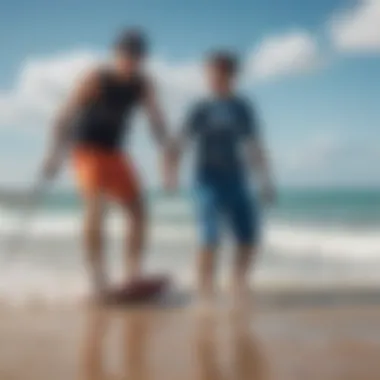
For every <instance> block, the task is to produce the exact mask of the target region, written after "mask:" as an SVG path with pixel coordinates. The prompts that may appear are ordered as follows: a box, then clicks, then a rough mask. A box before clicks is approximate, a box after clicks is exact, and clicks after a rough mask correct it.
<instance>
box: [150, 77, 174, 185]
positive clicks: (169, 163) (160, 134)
mask: <svg viewBox="0 0 380 380" xmlns="http://www.w3.org/2000/svg"><path fill="white" fill-rule="evenodd" d="M143 104H144V107H145V110H146V113H147V116H148V119H149V122H150V127H151V130H152V133H153V136H154V138H155V140H156V142H157V144H158V145H159V146H160V148H161V149H162V153H163V155H162V175H163V182H164V186H165V188H167V189H174V188H175V187H176V184H175V183H174V182H175V181H174V177H173V172H174V167H173V165H174V162H175V160H176V147H175V145H176V144H175V141H174V139H171V138H169V134H168V130H167V126H166V122H165V120H164V116H163V113H162V111H161V108H160V106H159V104H158V101H157V95H156V91H155V89H154V86H153V85H152V83H151V82H150V81H147V82H146V83H145V88H144V98H143Z"/></svg>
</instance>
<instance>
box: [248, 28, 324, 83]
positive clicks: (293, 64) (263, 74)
mask: <svg viewBox="0 0 380 380" xmlns="http://www.w3.org/2000/svg"><path fill="white" fill-rule="evenodd" d="M318 55H319V52H318V45H317V42H316V40H315V39H314V38H313V37H312V36H311V35H310V34H309V33H307V32H305V31H294V32H290V33H287V34H282V35H277V36H271V37H268V38H266V39H264V40H263V41H262V42H261V44H260V45H259V46H258V48H257V49H256V50H254V51H253V53H252V55H251V57H250V59H249V61H248V71H249V72H250V74H251V75H252V76H253V78H254V79H267V78H270V77H275V76H283V75H294V74H299V73H302V72H306V71H308V70H310V69H311V68H313V67H315V65H316V64H317V62H318Z"/></svg>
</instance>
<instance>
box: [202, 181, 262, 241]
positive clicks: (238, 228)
mask: <svg viewBox="0 0 380 380" xmlns="http://www.w3.org/2000/svg"><path fill="white" fill-rule="evenodd" d="M196 201H197V208H198V216H199V224H200V233H201V239H202V244H203V245H204V246H206V247H215V246H217V245H218V244H219V240H220V230H221V225H222V224H223V223H224V222H226V224H227V227H229V229H230V230H231V232H232V234H233V237H234V238H235V240H236V243H237V244H239V245H242V246H254V245H256V244H258V242H259V237H260V221H259V220H260V217H259V214H260V213H259V209H258V207H257V205H256V203H255V201H254V199H253V197H252V196H251V194H250V192H249V189H248V188H247V186H245V185H243V184H239V183H237V182H235V181H233V182H232V181H229V182H228V181H215V182H212V181H210V182H201V183H198V185H197V188H196Z"/></svg>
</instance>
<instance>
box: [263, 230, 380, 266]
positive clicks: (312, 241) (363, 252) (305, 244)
mask: <svg viewBox="0 0 380 380" xmlns="http://www.w3.org/2000/svg"><path fill="white" fill-rule="evenodd" d="M268 227H269V228H268V230H267V232H266V238H265V241H266V244H267V246H268V247H269V248H271V249H273V250H274V251H276V252H278V253H280V254H283V255H300V256H305V255H310V256H313V255H319V256H323V257H325V258H329V257H331V258H340V259H347V260H366V259H373V258H378V259H380V234H379V231H377V230H374V229H373V230H370V229H366V230H349V229H342V228H339V227H334V228H332V227H330V228H328V227H322V226H318V227H311V226H307V227H303V226H299V225H272V226H268Z"/></svg>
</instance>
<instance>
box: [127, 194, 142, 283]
mask: <svg viewBox="0 0 380 380" xmlns="http://www.w3.org/2000/svg"><path fill="white" fill-rule="evenodd" d="M127 211H128V212H127V217H128V218H129V229H128V233H127V236H126V252H125V265H126V272H125V273H126V278H127V281H129V280H133V279H134V278H138V277H139V276H140V275H141V272H142V265H143V250H144V246H145V236H146V216H145V205H144V201H143V199H142V197H140V198H139V199H137V200H135V201H133V202H132V203H131V204H129V205H128V206H127Z"/></svg>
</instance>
